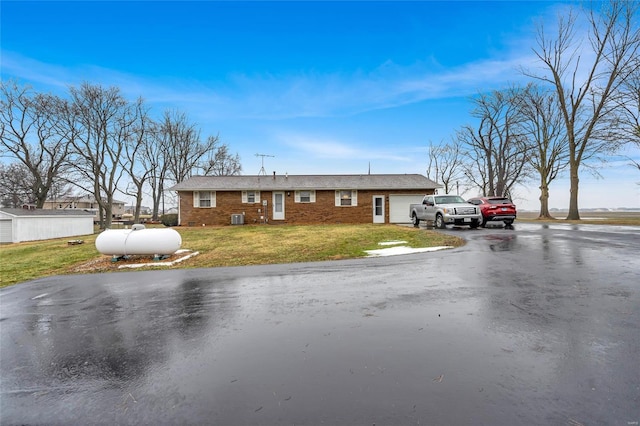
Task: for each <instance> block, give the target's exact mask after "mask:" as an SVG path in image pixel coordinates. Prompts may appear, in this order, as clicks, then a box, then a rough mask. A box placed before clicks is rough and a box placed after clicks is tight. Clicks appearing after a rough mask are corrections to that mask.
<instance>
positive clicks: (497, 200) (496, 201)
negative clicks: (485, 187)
mask: <svg viewBox="0 0 640 426" xmlns="http://www.w3.org/2000/svg"><path fill="white" fill-rule="evenodd" d="M487 201H489V202H490V203H491V204H511V200H510V199H508V198H488V199H487Z"/></svg>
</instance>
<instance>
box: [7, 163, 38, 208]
mask: <svg viewBox="0 0 640 426" xmlns="http://www.w3.org/2000/svg"><path fill="white" fill-rule="evenodd" d="M32 188H33V175H32V174H31V172H30V171H29V169H28V168H27V166H25V165H24V164H22V163H18V162H16V163H11V164H2V163H0V205H2V207H10V208H20V206H22V205H23V204H31V203H33V202H34V199H33V192H32Z"/></svg>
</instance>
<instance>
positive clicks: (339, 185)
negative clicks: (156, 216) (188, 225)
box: [168, 174, 442, 191]
mask: <svg viewBox="0 0 640 426" xmlns="http://www.w3.org/2000/svg"><path fill="white" fill-rule="evenodd" d="M440 187H442V185H440V184H437V183H435V182H434V181H432V180H431V179H427V178H426V177H424V176H422V175H419V174H404V175H401V174H385V175H367V174H364V175H276V176H275V177H274V176H273V175H271V176H270V175H267V176H263V175H247V176H192V177H191V178H189V179H187V180H185V181H184V182H180V183H178V184H176V185H174V186H173V187H171V188H169V189H168V190H169V191H238V190H240V191H242V190H260V191H269V190H275V191H279V190H296V189H303V190H304V189H317V190H322V189H325V190H333V189H360V190H365V189H374V190H376V189H377V190H385V189H435V188H440Z"/></svg>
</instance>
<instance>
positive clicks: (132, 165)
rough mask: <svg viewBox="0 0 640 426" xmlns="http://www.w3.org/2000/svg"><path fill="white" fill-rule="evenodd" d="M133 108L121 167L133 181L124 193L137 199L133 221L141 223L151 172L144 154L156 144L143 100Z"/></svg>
mask: <svg viewBox="0 0 640 426" xmlns="http://www.w3.org/2000/svg"><path fill="white" fill-rule="evenodd" d="M131 107H132V113H133V116H132V119H133V122H132V123H131V126H132V128H131V131H130V132H128V137H126V139H125V141H124V149H123V154H124V155H123V156H121V157H120V166H121V167H122V168H123V169H124V170H125V173H126V174H127V177H128V178H129V179H131V181H130V183H129V185H128V186H127V188H126V189H125V190H124V191H122V192H123V193H124V194H126V195H131V196H133V197H134V199H135V208H134V214H133V221H134V222H135V223H139V222H140V209H141V207H142V197H143V195H144V192H143V189H144V185H145V183H146V182H147V178H148V177H149V175H150V174H151V170H150V169H148V168H146V167H144V152H145V150H146V149H147V147H148V146H149V145H152V144H154V143H155V140H154V138H153V129H152V121H151V119H150V118H149V116H148V111H147V109H146V108H145V106H144V103H143V101H142V99H138V100H137V102H136V103H135V104H134V105H132V106H131Z"/></svg>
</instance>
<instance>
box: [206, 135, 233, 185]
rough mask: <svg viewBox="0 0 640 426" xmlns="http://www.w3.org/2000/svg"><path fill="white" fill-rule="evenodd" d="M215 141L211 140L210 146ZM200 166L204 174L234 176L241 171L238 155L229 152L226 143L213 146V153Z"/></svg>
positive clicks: (213, 144) (214, 143)
mask: <svg viewBox="0 0 640 426" xmlns="http://www.w3.org/2000/svg"><path fill="white" fill-rule="evenodd" d="M209 138H211V136H210V137H209ZM216 142H217V137H216ZM216 142H213V143H212V146H215V145H216ZM201 167H202V171H203V174H204V175H213V176H234V175H239V174H240V173H241V172H242V165H241V164H240V156H239V155H238V154H237V153H236V154H235V155H232V154H230V153H229V146H228V145H227V144H222V145H220V146H218V147H217V148H215V151H214V153H213V155H212V156H210V157H209V159H208V160H207V161H205V163H204V164H203V165H202V166H201Z"/></svg>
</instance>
